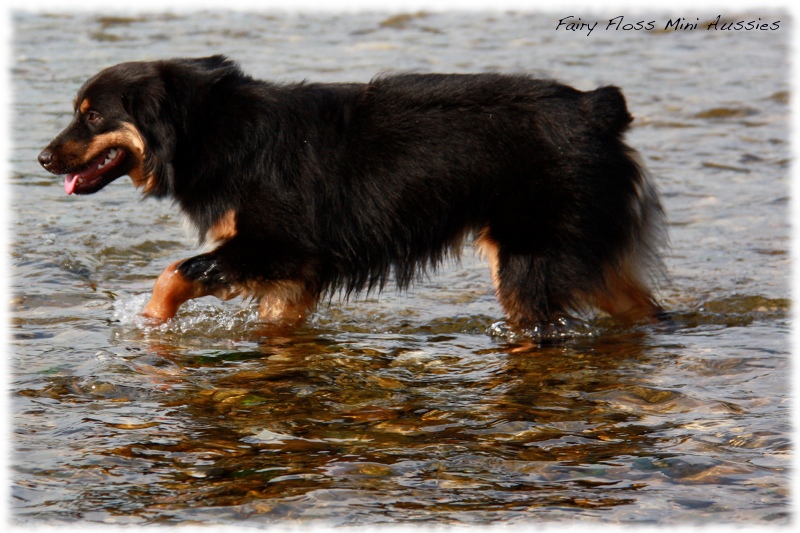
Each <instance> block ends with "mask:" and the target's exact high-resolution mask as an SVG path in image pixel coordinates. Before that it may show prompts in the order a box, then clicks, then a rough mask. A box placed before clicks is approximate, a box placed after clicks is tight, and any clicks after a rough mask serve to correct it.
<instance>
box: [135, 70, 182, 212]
mask: <svg viewBox="0 0 800 533" xmlns="http://www.w3.org/2000/svg"><path fill="white" fill-rule="evenodd" d="M174 100H175V99H174V98H173V97H172V96H170V95H169V94H168V90H167V87H166V85H165V83H164V80H163V79H162V78H161V76H159V75H158V74H157V72H150V73H148V74H147V75H144V76H142V77H140V78H138V79H136V80H131V83H130V84H129V85H128V86H127V88H126V89H125V92H124V93H123V95H122V105H123V107H124V109H125V112H126V113H127V114H128V116H130V117H131V118H132V119H133V125H134V126H135V127H136V129H137V130H138V132H139V134H140V135H141V137H142V139H143V140H144V142H145V149H144V161H143V162H142V163H143V167H144V168H143V170H144V173H145V175H151V176H154V177H155V180H154V183H153V187H152V188H151V189H150V190H149V191H147V194H148V195H152V196H157V197H162V196H168V195H169V194H170V193H172V191H173V190H174V169H173V158H174V156H175V144H176V139H177V138H176V134H177V131H176V118H177V116H176V114H177V113H178V112H179V105H176V103H175V101H174Z"/></svg>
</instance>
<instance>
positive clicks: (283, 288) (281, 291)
mask: <svg viewBox="0 0 800 533" xmlns="http://www.w3.org/2000/svg"><path fill="white" fill-rule="evenodd" d="M264 290H265V292H264V293H263V294H262V296H261V301H260V302H259V306H258V314H259V317H260V318H261V319H262V320H264V321H266V322H270V323H273V324H279V325H281V326H288V327H294V326H297V325H299V324H300V323H302V322H303V321H304V320H305V319H306V316H308V313H309V311H311V309H313V308H314V306H315V305H316V303H317V300H316V297H315V296H314V295H313V294H312V293H311V292H309V291H308V290H307V289H306V287H305V285H304V284H303V283H301V282H298V281H275V282H270V283H269V284H267V285H266V287H264Z"/></svg>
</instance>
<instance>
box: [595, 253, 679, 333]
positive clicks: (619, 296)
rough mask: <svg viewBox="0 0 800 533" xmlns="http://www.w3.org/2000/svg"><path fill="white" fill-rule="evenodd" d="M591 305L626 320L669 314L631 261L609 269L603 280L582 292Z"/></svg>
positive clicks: (656, 318)
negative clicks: (589, 289)
mask: <svg viewBox="0 0 800 533" xmlns="http://www.w3.org/2000/svg"><path fill="white" fill-rule="evenodd" d="M583 299H584V300H585V301H586V302H587V303H589V304H590V305H592V306H594V307H597V308H599V309H602V310H603V311H605V312H606V313H608V314H609V315H611V316H613V317H615V318H617V319H620V320H622V321H624V322H631V323H633V322H642V321H646V322H653V323H656V322H659V321H662V320H663V319H664V317H665V316H666V314H665V311H664V309H663V308H662V307H661V306H660V305H659V304H658V302H656V300H655V298H654V297H653V295H652V293H651V291H650V288H649V287H648V285H647V283H646V282H644V281H643V280H642V276H641V275H640V273H639V272H638V271H637V269H636V267H635V265H633V264H631V262H630V261H626V262H623V263H622V264H620V265H618V266H616V267H612V266H608V267H607V268H606V272H605V275H604V276H603V281H602V283H601V284H598V286H596V287H595V288H594V289H593V290H592V291H590V292H588V293H586V294H585V295H583Z"/></svg>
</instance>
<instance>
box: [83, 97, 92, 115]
mask: <svg viewBox="0 0 800 533" xmlns="http://www.w3.org/2000/svg"><path fill="white" fill-rule="evenodd" d="M91 106H92V103H91V102H90V101H89V99H88V98H84V99H83V102H81V107H80V112H81V113H86V112H87V111H89V108H90V107H91Z"/></svg>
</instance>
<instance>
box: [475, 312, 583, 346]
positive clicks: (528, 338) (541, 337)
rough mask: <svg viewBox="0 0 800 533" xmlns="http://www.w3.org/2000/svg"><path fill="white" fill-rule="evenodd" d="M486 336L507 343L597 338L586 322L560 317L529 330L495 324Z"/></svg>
mask: <svg viewBox="0 0 800 533" xmlns="http://www.w3.org/2000/svg"><path fill="white" fill-rule="evenodd" d="M486 333H487V335H490V336H492V337H496V338H500V339H502V340H505V341H507V342H552V341H562V340H569V339H575V338H590V337H594V336H597V334H598V331H597V329H596V328H595V327H594V326H592V325H591V324H589V323H588V322H586V321H583V320H580V319H578V318H574V317H561V318H559V319H557V320H555V321H553V322H549V323H546V324H536V325H535V326H532V327H530V328H515V327H513V326H511V325H510V324H508V323H506V322H495V323H494V324H492V325H491V326H489V328H488V329H487V330H486Z"/></svg>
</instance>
